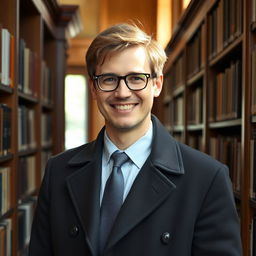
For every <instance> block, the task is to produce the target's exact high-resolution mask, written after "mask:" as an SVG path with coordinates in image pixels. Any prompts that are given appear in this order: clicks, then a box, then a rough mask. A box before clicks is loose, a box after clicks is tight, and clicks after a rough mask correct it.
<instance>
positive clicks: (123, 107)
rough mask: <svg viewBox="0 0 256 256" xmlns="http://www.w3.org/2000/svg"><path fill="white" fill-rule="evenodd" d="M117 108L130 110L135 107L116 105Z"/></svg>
mask: <svg viewBox="0 0 256 256" xmlns="http://www.w3.org/2000/svg"><path fill="white" fill-rule="evenodd" d="M115 107H116V108H117V109H120V110H129V109H131V108H132V107H133V105H116V106H115Z"/></svg>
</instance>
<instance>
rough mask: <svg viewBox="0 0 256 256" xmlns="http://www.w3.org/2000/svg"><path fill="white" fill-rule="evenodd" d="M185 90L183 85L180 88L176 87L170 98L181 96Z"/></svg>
mask: <svg viewBox="0 0 256 256" xmlns="http://www.w3.org/2000/svg"><path fill="white" fill-rule="evenodd" d="M184 90H185V86H184V85H181V86H178V87H177V88H176V89H175V90H174V91H173V93H172V96H173V97H177V96H179V95H180V94H182V93H183V92H184Z"/></svg>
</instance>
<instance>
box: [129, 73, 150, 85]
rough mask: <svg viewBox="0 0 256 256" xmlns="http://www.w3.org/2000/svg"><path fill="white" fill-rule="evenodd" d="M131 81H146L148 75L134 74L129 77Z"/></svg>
mask: <svg viewBox="0 0 256 256" xmlns="http://www.w3.org/2000/svg"><path fill="white" fill-rule="evenodd" d="M127 79H128V81H129V82H130V83H142V82H143V83H144V82H145V81H146V76H145V75H144V74H132V75H129V76H128V77H127Z"/></svg>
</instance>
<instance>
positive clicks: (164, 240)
mask: <svg viewBox="0 0 256 256" xmlns="http://www.w3.org/2000/svg"><path fill="white" fill-rule="evenodd" d="M169 240H170V233H169V232H164V233H163V234H162V236H161V241H162V243H163V244H168V243H169Z"/></svg>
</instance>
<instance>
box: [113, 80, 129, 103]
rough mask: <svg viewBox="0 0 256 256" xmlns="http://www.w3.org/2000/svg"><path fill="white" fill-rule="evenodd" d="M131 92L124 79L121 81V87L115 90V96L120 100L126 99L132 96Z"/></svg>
mask: <svg viewBox="0 0 256 256" xmlns="http://www.w3.org/2000/svg"><path fill="white" fill-rule="evenodd" d="M131 93H132V92H131V90H130V89H129V88H128V87H127V85H126V83H125V81H124V79H120V81H119V86H118V87H117V88H116V90H115V96H116V97H120V98H126V97H129V96H130V95H131Z"/></svg>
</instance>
